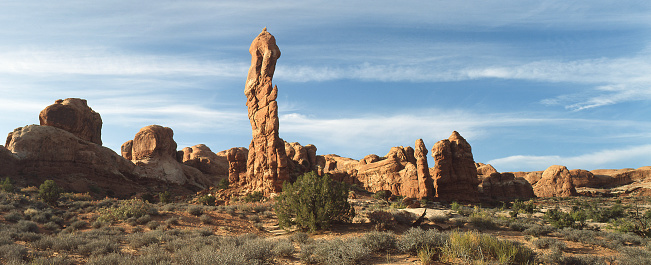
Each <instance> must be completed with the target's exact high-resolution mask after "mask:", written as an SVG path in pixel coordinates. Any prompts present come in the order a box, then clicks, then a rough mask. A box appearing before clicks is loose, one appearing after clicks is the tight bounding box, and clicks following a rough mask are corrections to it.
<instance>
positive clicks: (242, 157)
mask: <svg viewBox="0 0 651 265" xmlns="http://www.w3.org/2000/svg"><path fill="white" fill-rule="evenodd" d="M248 156H249V150H247V149H246V148H244V147H233V148H231V149H228V151H226V159H227V160H228V182H229V183H232V184H240V181H242V182H243V181H245V179H246V164H247V163H246V159H247V157H248Z"/></svg>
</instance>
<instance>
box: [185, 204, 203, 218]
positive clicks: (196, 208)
mask: <svg viewBox="0 0 651 265" xmlns="http://www.w3.org/2000/svg"><path fill="white" fill-rule="evenodd" d="M188 213H189V214H191V215H195V216H199V215H201V214H203V206H201V205H192V206H190V207H188Z"/></svg>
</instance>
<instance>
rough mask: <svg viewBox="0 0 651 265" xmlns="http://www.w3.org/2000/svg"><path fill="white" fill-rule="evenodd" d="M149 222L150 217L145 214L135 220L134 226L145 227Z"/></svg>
mask: <svg viewBox="0 0 651 265" xmlns="http://www.w3.org/2000/svg"><path fill="white" fill-rule="evenodd" d="M150 221H151V215H148V214H145V215H143V216H140V217H138V218H136V224H139V225H145V224H148V223H149V222H150Z"/></svg>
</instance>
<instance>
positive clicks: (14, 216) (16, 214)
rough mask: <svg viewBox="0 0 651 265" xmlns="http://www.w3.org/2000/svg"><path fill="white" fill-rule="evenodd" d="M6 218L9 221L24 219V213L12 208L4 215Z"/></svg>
mask: <svg viewBox="0 0 651 265" xmlns="http://www.w3.org/2000/svg"><path fill="white" fill-rule="evenodd" d="M4 218H5V220H7V221H9V222H18V221H20V220H23V215H22V214H21V213H20V212H19V211H17V210H12V211H11V212H9V213H6V214H5V215H4Z"/></svg>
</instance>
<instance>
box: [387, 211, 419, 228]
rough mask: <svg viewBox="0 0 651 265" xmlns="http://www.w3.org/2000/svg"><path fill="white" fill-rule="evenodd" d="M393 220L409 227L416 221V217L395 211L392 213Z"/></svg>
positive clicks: (409, 213) (412, 214)
mask: <svg viewBox="0 0 651 265" xmlns="http://www.w3.org/2000/svg"><path fill="white" fill-rule="evenodd" d="M393 219H395V220H396V222H398V223H399V224H402V225H411V224H413V223H414V221H416V219H418V216H417V215H416V214H415V213H412V212H408V211H396V212H394V213H393Z"/></svg>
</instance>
